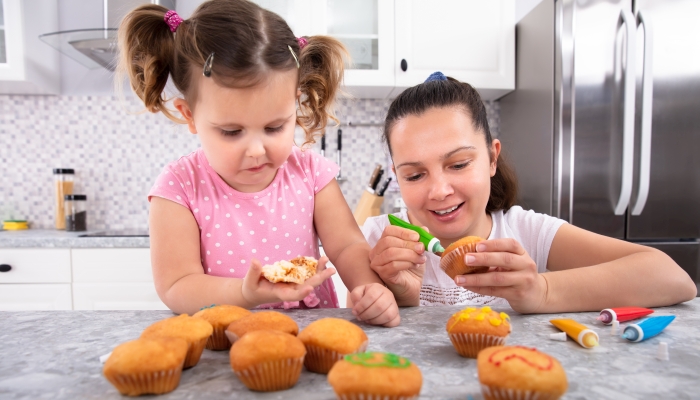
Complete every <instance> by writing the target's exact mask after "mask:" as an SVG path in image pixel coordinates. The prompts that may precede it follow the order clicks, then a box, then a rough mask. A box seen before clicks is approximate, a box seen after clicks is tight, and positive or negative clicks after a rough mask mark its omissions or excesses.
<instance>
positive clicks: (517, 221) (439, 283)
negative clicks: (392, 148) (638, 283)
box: [362, 206, 566, 306]
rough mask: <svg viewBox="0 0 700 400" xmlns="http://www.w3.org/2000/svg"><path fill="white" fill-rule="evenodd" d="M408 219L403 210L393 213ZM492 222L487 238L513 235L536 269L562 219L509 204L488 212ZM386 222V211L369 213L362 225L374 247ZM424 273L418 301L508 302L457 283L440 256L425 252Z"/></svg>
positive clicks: (429, 303)
mask: <svg viewBox="0 0 700 400" xmlns="http://www.w3.org/2000/svg"><path fill="white" fill-rule="evenodd" d="M394 215H395V216H397V217H399V218H401V219H403V220H404V221H408V215H407V214H406V212H405V211H404V212H400V213H397V214H394ZM491 218H492V221H493V226H492V228H491V234H490V235H489V237H488V238H489V239H501V238H513V239H515V240H517V241H518V242H519V243H520V244H521V245H522V246H523V248H524V249H525V251H526V252H527V253H528V254H529V255H530V257H531V258H532V259H533V260H534V261H535V263H536V264H537V271H538V272H540V273H542V272H545V271H546V270H547V258H548V257H549V249H550V247H551V246H552V240H554V235H555V234H556V233H557V230H558V229H559V227H560V226H562V225H563V224H565V223H566V221H564V220H561V219H559V218H555V217H552V216H549V215H546V214H539V213H536V212H534V211H532V210H529V211H525V210H523V209H522V207H520V206H514V207H511V208H510V209H509V210H508V211H506V212H503V210H501V211H497V212H493V213H491ZM387 225H389V219H388V218H387V216H386V215H380V216H378V217H371V218H368V219H367V220H366V221H365V224H364V225H363V226H362V233H363V234H364V235H365V238H366V239H367V241H368V242H369V245H370V246H371V247H374V246H375V245H376V244H377V242H378V241H379V238H380V237H381V236H382V232H384V228H385V227H386V226H387ZM425 254H426V256H427V261H426V263H425V274H424V275H423V286H422V287H421V291H420V305H422V306H437V305H505V306H507V305H508V302H507V301H506V300H505V299H503V298H500V297H493V296H484V295H481V294H478V293H474V292H472V291H470V290H467V289H464V288H462V287H460V286H457V285H456V284H455V283H454V281H453V280H452V279H451V278H450V277H449V276H447V274H445V272H443V271H442V269H440V257H439V256H437V255H435V254H433V253H429V252H426V253H425Z"/></svg>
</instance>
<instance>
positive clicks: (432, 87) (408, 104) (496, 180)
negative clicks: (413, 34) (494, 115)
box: [382, 77, 518, 212]
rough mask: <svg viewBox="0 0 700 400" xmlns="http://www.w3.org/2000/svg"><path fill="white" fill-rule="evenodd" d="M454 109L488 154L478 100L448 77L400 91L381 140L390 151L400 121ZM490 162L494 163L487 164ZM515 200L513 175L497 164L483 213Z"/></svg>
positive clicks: (486, 132) (466, 86)
mask: <svg viewBox="0 0 700 400" xmlns="http://www.w3.org/2000/svg"><path fill="white" fill-rule="evenodd" d="M445 107H457V108H461V109H462V110H464V112H465V113H467V115H469V117H470V118H471V120H472V124H473V126H474V129H475V130H476V131H477V132H481V133H483V134H484V137H485V139H486V146H487V148H488V150H489V154H491V145H492V142H493V138H492V137H491V131H490V130H489V122H488V119H487V117H486V107H484V102H483V101H481V96H479V93H478V92H477V91H476V89H474V88H473V87H472V86H471V85H470V84H468V83H464V82H460V81H458V80H456V79H454V78H450V77H448V78H447V80H431V81H428V82H425V83H421V84H420V85H416V86H413V87H411V88H408V89H406V90H404V91H403V92H402V93H401V94H399V95H398V97H396V98H395V99H394V101H392V102H391V105H390V106H389V111H388V112H387V115H386V119H385V121H384V133H383V135H382V139H383V140H384V142H385V143H386V145H387V147H388V148H389V153H392V151H391V130H392V129H393V128H394V125H396V123H397V122H398V121H400V120H401V119H403V118H405V117H407V116H409V115H421V114H423V113H424V112H426V111H427V110H429V109H431V108H445ZM491 161H494V160H491ZM517 197H518V183H517V179H516V177H515V172H514V171H513V169H512V168H511V167H510V166H509V165H508V163H507V162H506V161H505V160H504V159H503V154H501V156H500V157H499V159H498V160H497V166H496V174H495V175H494V176H492V177H491V193H490V195H489V201H488V204H487V205H486V212H494V211H499V210H508V209H509V208H511V207H512V206H513V205H514V204H515V201H516V199H517Z"/></svg>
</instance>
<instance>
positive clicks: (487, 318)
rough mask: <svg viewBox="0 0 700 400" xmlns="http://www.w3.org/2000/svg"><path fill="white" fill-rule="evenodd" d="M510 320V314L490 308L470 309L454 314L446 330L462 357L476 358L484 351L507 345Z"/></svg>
mask: <svg viewBox="0 0 700 400" xmlns="http://www.w3.org/2000/svg"><path fill="white" fill-rule="evenodd" d="M509 320H510V317H509V316H508V314H506V313H503V312H501V313H499V312H496V311H493V310H492V309H491V307H488V306H487V307H483V308H480V309H476V308H474V307H469V308H465V309H464V310H462V311H459V312H457V313H454V314H453V315H452V317H450V319H449V320H448V321H447V326H446V327H445V328H446V329H447V334H448V335H449V337H450V341H451V342H452V345H453V346H454V348H455V350H457V353H459V355H460V356H462V357H469V358H476V356H477V355H478V354H479V351H481V350H482V349H485V348H487V347H491V346H500V345H503V344H505V342H506V338H507V337H508V335H510V332H511V326H510V322H509Z"/></svg>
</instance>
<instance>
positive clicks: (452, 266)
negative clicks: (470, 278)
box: [440, 236, 489, 279]
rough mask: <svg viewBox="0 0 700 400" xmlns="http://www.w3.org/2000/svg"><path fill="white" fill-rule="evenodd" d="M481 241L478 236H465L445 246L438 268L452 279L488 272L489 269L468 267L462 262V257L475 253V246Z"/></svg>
mask: <svg viewBox="0 0 700 400" xmlns="http://www.w3.org/2000/svg"><path fill="white" fill-rule="evenodd" d="M482 240H484V239H482V238H480V237H478V236H467V237H463V238H461V239H459V240H458V241H456V242H454V243H452V244H451V245H449V246H447V248H446V249H445V251H443V252H442V256H441V257H440V268H441V269H442V270H443V271H445V273H446V274H447V275H448V276H449V277H450V278H452V279H454V278H455V277H456V276H457V275H465V274H478V273H481V272H486V271H488V270H489V267H470V266H468V265H467V264H466V263H465V262H464V256H466V255H467V253H476V244H477V243H479V242H481V241H482Z"/></svg>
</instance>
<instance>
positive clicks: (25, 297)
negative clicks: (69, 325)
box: [0, 283, 73, 311]
mask: <svg viewBox="0 0 700 400" xmlns="http://www.w3.org/2000/svg"><path fill="white" fill-rule="evenodd" d="M72 308H73V306H72V300H71V286H70V283H61V284H16V283H15V284H2V285H0V311H40V310H71V309H72Z"/></svg>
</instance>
